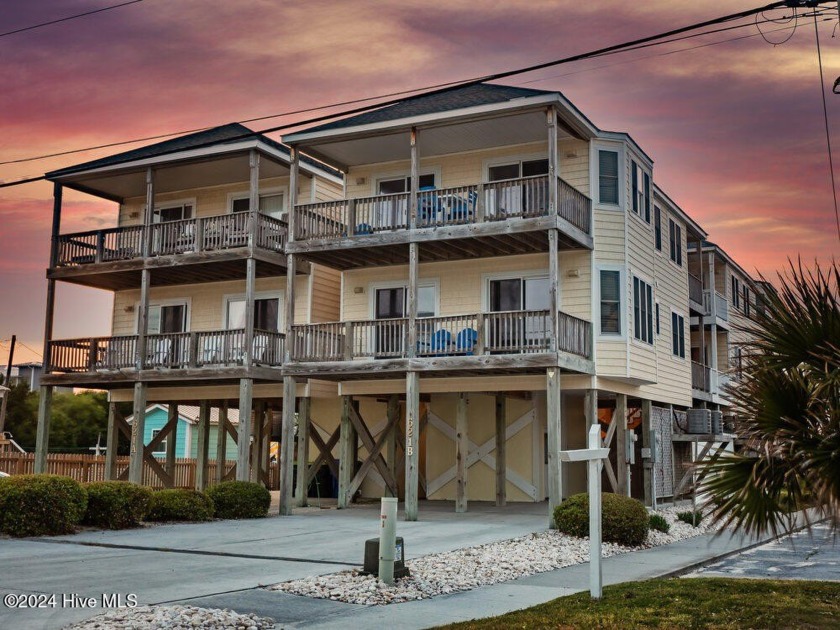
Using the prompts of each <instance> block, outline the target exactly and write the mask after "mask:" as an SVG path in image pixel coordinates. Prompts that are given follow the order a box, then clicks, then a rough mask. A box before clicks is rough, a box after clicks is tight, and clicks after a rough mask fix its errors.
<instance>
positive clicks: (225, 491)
mask: <svg viewBox="0 0 840 630" xmlns="http://www.w3.org/2000/svg"><path fill="white" fill-rule="evenodd" d="M207 496H209V497H210V499H212V501H213V505H214V506H215V507H216V512H215V514H216V518H262V517H264V516H267V515H268V508H269V506H270V505H271V493H270V492H269V491H268V490H266V489H265V488H264V487H263V486H262V485H260V484H258V483H251V482H250V481H225V482H222V483H220V484H218V485H215V486H210V488H208V490H207Z"/></svg>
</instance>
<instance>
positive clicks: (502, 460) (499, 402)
mask: <svg viewBox="0 0 840 630" xmlns="http://www.w3.org/2000/svg"><path fill="white" fill-rule="evenodd" d="M506 403H507V399H506V398H505V395H504V394H496V505H497V506H500V507H501V506H504V505H507V404H506ZM534 457H536V455H534Z"/></svg>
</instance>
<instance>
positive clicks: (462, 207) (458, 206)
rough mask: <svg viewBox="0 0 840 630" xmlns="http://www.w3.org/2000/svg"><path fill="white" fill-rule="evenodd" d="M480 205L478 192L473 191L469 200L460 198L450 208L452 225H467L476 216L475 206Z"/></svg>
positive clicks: (468, 195)
mask: <svg viewBox="0 0 840 630" xmlns="http://www.w3.org/2000/svg"><path fill="white" fill-rule="evenodd" d="M476 203H478V192H477V191H475V190H471V191H470V192H469V193H467V198H466V199H464V198H463V197H459V198H457V199H455V200H454V201H453V202H452V205H450V207H449V222H450V223H466V222H468V221H469V220H470V219H472V217H473V216H474V215H475V206H476Z"/></svg>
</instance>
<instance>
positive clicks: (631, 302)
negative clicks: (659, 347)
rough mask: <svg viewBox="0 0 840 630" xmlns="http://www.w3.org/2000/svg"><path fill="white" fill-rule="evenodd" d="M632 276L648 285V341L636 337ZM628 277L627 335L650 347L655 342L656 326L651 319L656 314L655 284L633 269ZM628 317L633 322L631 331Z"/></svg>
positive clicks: (635, 341)
mask: <svg viewBox="0 0 840 630" xmlns="http://www.w3.org/2000/svg"><path fill="white" fill-rule="evenodd" d="M634 278H638V280H639V281H640V282H643V283H644V284H646V285H647V286H649V287H650V323H651V327H650V341H648V340H646V339H639V338H638V337H636V291H635V287H633V286H632V284H633V282H632V280H633V279H634ZM630 279H631V281H630V285H631V286H628V288H627V290H628V292H629V295H628V298H627V301H628V303H629V305H630V313H631V314H632V317H630V318H628V326H627V330H628V335H629V336H630V338H631V339H632V340H633V342H634V343H637V344H642V345H643V346H645V347H646V348H650V347H652V346H654V345H655V343H656V328H655V325H654V321H653V318H654V316H655V315H656V313H655V312H654V304H656V300H657V295H656V286H655V285H654V283H653V282H651V281H650V279H648V278H647V277H646V276H645V275H644V274H640V273H638V272H635V271H633V272H631V274H630ZM639 313H640V314H641V308H639ZM630 319H632V322H633V326H632V328H633V330H632V332H630V328H631V327H630V325H629V324H630V322H629V320H630ZM640 330H641V329H640Z"/></svg>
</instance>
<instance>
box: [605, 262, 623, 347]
mask: <svg viewBox="0 0 840 630" xmlns="http://www.w3.org/2000/svg"><path fill="white" fill-rule="evenodd" d="M601 334H602V335H620V334H621V273H620V272H618V271H606V270H602V271H601Z"/></svg>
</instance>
